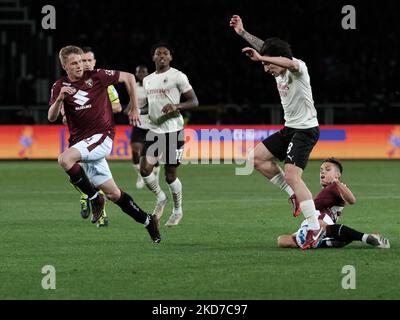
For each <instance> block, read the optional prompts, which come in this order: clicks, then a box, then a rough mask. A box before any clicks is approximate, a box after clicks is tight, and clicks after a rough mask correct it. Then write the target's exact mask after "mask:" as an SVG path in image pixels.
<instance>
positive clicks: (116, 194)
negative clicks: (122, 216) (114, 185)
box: [104, 190, 121, 202]
mask: <svg viewBox="0 0 400 320" xmlns="http://www.w3.org/2000/svg"><path fill="white" fill-rule="evenodd" d="M104 194H105V196H106V198H107V199H108V200H110V201H112V202H116V201H118V200H119V198H120V197H121V192H120V191H119V190H115V191H114V190H113V191H111V192H104Z"/></svg>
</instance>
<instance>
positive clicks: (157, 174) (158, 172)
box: [153, 166, 160, 181]
mask: <svg viewBox="0 0 400 320" xmlns="http://www.w3.org/2000/svg"><path fill="white" fill-rule="evenodd" d="M153 173H154V175H155V176H156V179H157V181H158V180H160V166H158V167H154V168H153Z"/></svg>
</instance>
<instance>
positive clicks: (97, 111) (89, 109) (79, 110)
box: [49, 69, 119, 145]
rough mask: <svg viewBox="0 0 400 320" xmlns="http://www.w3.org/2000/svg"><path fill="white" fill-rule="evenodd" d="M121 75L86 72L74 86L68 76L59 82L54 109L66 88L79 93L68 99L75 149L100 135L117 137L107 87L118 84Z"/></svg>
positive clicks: (55, 87) (54, 91) (53, 92)
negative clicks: (95, 135)
mask: <svg viewBox="0 0 400 320" xmlns="http://www.w3.org/2000/svg"><path fill="white" fill-rule="evenodd" d="M118 79H119V71H114V70H104V69H97V70H92V71H85V72H84V73H83V76H82V78H81V79H79V80H78V81H74V82H71V81H70V80H69V79H68V77H67V76H64V77H62V78H60V79H58V80H57V81H56V82H55V83H54V84H53V88H52V90H51V97H50V101H49V105H52V104H53V103H54V102H55V101H56V100H57V97H58V95H59V93H60V90H61V88H62V87H63V86H67V87H71V88H74V89H75V90H76V91H75V93H74V94H72V95H68V96H67V97H66V98H65V99H64V111H65V116H66V117H67V123H68V129H69V133H70V138H69V143H70V145H73V144H75V143H77V142H79V141H81V140H83V139H86V138H89V137H91V136H93V135H94V134H96V133H102V134H107V135H108V136H109V137H110V138H111V139H113V138H114V135H115V123H114V116H113V112H112V107H111V102H110V99H109V96H108V92H107V90H106V89H107V87H108V86H110V85H112V84H117V83H118Z"/></svg>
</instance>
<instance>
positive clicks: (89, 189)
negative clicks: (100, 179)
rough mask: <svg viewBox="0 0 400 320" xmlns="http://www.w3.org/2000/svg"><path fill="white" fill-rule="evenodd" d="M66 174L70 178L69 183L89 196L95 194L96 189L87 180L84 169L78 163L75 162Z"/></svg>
mask: <svg viewBox="0 0 400 320" xmlns="http://www.w3.org/2000/svg"><path fill="white" fill-rule="evenodd" d="M67 174H68V175H69V176H70V178H71V183H72V184H73V185H76V186H77V187H78V188H79V189H81V191H82V192H83V193H85V194H87V195H88V196H89V198H91V197H93V196H94V195H95V194H96V189H95V188H94V186H93V185H92V183H91V182H90V181H89V179H88V177H87V176H86V173H85V171H83V169H82V167H81V166H80V165H79V164H77V163H75V164H74V165H73V166H72V168H71V169H69V170H68V171H67Z"/></svg>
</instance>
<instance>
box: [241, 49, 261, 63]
mask: <svg viewBox="0 0 400 320" xmlns="http://www.w3.org/2000/svg"><path fill="white" fill-rule="evenodd" d="M242 52H243V53H244V54H246V56H248V57H249V58H250V59H251V60H253V61H261V55H260V54H259V53H258V52H257V50H255V49H253V48H250V47H246V48H243V49H242Z"/></svg>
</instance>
